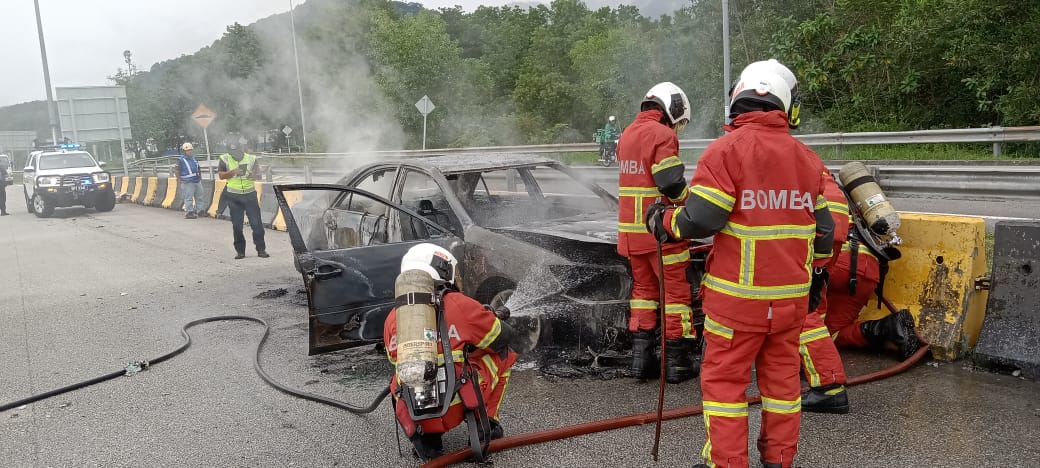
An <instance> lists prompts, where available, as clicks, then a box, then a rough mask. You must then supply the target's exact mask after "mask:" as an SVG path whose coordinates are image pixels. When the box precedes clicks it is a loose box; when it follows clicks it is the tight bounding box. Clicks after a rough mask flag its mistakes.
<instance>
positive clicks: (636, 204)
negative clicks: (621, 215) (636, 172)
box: [618, 187, 662, 234]
mask: <svg viewBox="0 0 1040 468" xmlns="http://www.w3.org/2000/svg"><path fill="white" fill-rule="evenodd" d="M660 196H662V195H661V192H659V191H658V190H657V188H656V187H618V198H619V199H624V198H631V199H632V219H631V220H618V232H627V233H636V234H645V233H648V232H649V231H647V230H646V224H645V223H644V221H643V199H644V198H657V197H660ZM619 201H620V200H619Z"/></svg>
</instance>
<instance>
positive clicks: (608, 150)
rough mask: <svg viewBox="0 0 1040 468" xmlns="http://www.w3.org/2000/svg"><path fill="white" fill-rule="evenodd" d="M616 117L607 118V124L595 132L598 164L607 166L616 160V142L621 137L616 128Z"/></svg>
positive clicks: (619, 130)
mask: <svg viewBox="0 0 1040 468" xmlns="http://www.w3.org/2000/svg"><path fill="white" fill-rule="evenodd" d="M616 122H617V117H615V116H613V115H612V116H610V117H609V118H607V124H606V125H604V126H603V128H600V129H598V130H596V143H599V162H600V163H602V164H603V165H605V166H609V165H610V164H612V163H614V161H616V160H617V142H618V138H620V137H621V129H619V128H618V126H617V123H616Z"/></svg>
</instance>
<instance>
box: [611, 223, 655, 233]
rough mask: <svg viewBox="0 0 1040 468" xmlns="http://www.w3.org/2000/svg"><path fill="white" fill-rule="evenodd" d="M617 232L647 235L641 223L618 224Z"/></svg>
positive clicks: (644, 226)
mask: <svg viewBox="0 0 1040 468" xmlns="http://www.w3.org/2000/svg"><path fill="white" fill-rule="evenodd" d="M618 232H631V233H648V232H650V231H647V230H646V224H643V223H618Z"/></svg>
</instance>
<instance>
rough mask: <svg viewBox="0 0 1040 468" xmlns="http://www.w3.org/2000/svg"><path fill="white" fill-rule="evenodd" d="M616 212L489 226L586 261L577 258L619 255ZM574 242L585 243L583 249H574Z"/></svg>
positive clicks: (512, 236)
mask: <svg viewBox="0 0 1040 468" xmlns="http://www.w3.org/2000/svg"><path fill="white" fill-rule="evenodd" d="M615 216H616V215H615V214H614V213H597V214H588V215H580V216H574V217H570V218H565V219H559V220H553V221H534V222H529V223H523V224H518V225H515V226H507V227H499V228H490V229H489V230H490V231H492V232H496V233H498V234H501V235H503V236H507V237H510V238H513V239H516V240H519V241H521V242H526V243H529V244H534V245H537V246H538V247H541V248H543V249H546V250H549V251H551V252H553V253H555V254H557V255H560V256H562V257H564V258H569V259H571V260H579V261H587V259H584V258H575V257H576V256H578V255H581V256H584V255H583V254H588V253H592V252H589V250H590V247H591V250H594V251H595V252H597V253H601V254H602V253H607V252H611V253H614V255H616V246H617V237H618V236H617V219H616V218H615ZM575 244H584V246H585V247H584V248H583V249H577V250H576V249H575Z"/></svg>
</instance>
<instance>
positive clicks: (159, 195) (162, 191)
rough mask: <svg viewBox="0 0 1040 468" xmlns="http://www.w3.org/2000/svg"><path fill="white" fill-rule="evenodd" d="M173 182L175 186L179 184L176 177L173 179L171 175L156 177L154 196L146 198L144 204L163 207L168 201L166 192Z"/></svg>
mask: <svg viewBox="0 0 1040 468" xmlns="http://www.w3.org/2000/svg"><path fill="white" fill-rule="evenodd" d="M171 182H172V183H173V185H174V186H176V185H177V180H176V179H174V180H172V181H171V180H170V178H169V177H156V179H155V191H154V194H153V195H152V198H150V199H146V200H145V202H144V204H145V205H148V206H151V207H155V208H162V205H163V202H164V201H166V192H168V191H169V187H170V183H171Z"/></svg>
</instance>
